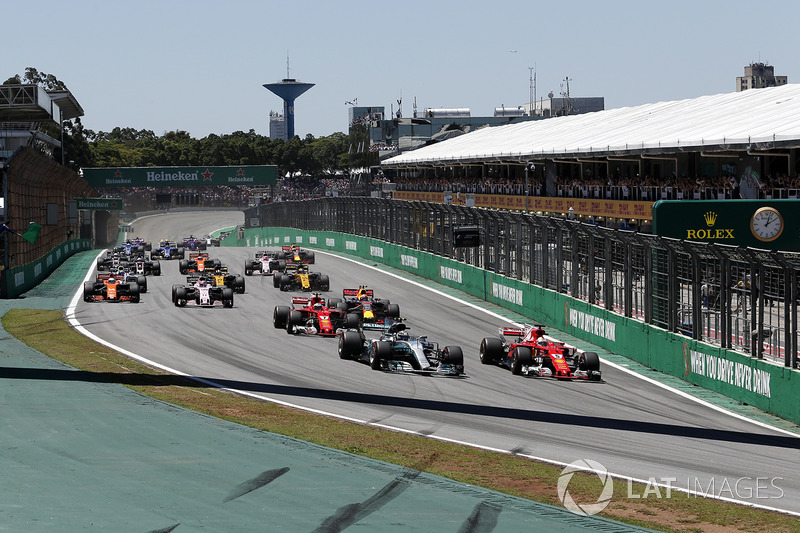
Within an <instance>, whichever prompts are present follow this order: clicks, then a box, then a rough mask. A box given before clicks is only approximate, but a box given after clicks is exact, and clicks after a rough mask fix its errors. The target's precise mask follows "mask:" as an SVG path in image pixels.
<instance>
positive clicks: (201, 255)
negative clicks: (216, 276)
mask: <svg viewBox="0 0 800 533" xmlns="http://www.w3.org/2000/svg"><path fill="white" fill-rule="evenodd" d="M198 258H203V259H208V252H192V253H190V254H189V259H198Z"/></svg>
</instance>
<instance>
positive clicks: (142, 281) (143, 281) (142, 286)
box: [136, 276, 147, 292]
mask: <svg viewBox="0 0 800 533" xmlns="http://www.w3.org/2000/svg"><path fill="white" fill-rule="evenodd" d="M136 283H137V284H138V285H139V292H147V277H146V276H136Z"/></svg>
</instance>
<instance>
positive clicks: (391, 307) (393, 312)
mask: <svg viewBox="0 0 800 533" xmlns="http://www.w3.org/2000/svg"><path fill="white" fill-rule="evenodd" d="M386 316H388V317H389V318H400V306H399V305H397V304H388V305H387V306H386Z"/></svg>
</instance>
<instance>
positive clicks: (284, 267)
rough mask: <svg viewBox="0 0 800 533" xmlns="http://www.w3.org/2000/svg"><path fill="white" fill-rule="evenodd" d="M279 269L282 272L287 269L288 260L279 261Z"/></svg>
mask: <svg viewBox="0 0 800 533" xmlns="http://www.w3.org/2000/svg"><path fill="white" fill-rule="evenodd" d="M278 270H280V271H281V272H283V271H284V270H286V261H283V260H280V261H278Z"/></svg>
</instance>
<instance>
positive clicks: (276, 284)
mask: <svg viewBox="0 0 800 533" xmlns="http://www.w3.org/2000/svg"><path fill="white" fill-rule="evenodd" d="M282 277H283V274H275V275H274V276H273V277H272V286H273V287H275V288H276V289H279V288H280V287H281V278H282Z"/></svg>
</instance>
